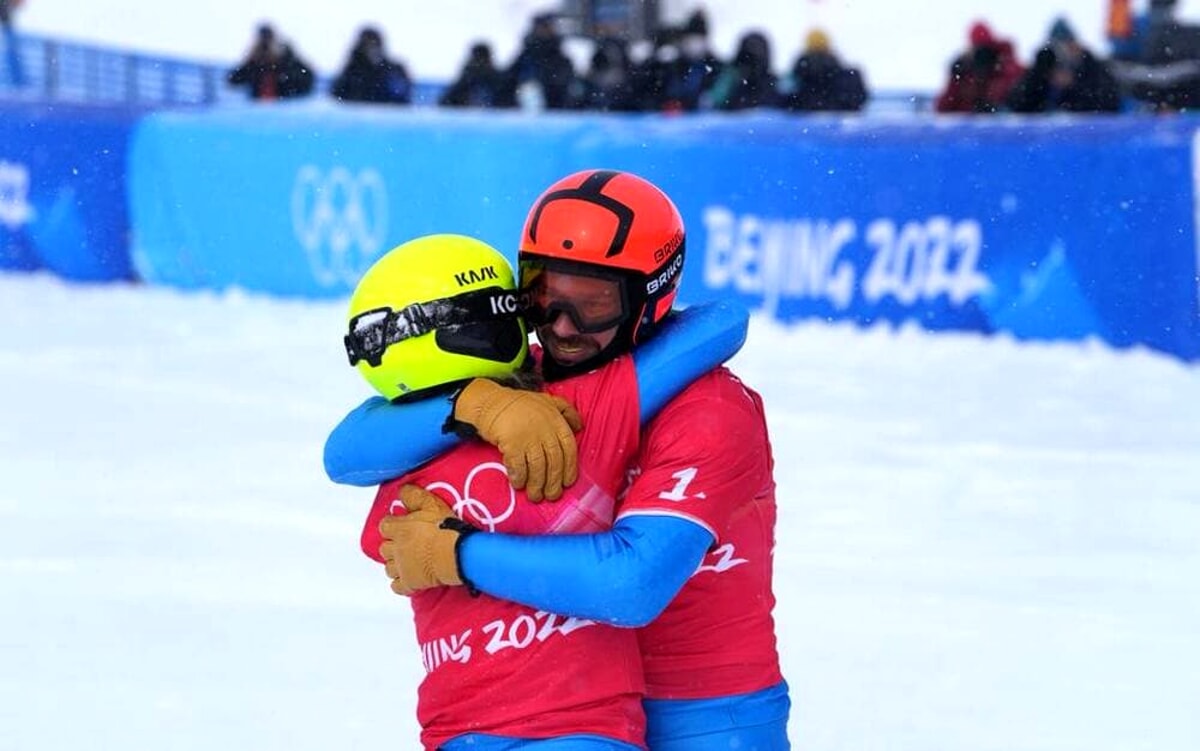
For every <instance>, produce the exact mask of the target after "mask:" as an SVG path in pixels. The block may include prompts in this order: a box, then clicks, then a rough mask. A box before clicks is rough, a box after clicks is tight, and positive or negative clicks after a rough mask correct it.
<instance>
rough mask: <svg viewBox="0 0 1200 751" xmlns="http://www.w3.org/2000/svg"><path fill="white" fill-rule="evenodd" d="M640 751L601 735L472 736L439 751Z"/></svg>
mask: <svg viewBox="0 0 1200 751" xmlns="http://www.w3.org/2000/svg"><path fill="white" fill-rule="evenodd" d="M527 749H528V750H529V751H641V750H640V749H639V748H638V747H637V746H631V745H629V744H628V743H622V742H621V741H617V740H613V739H612V738H604V737H601V736H599V735H568V736H566V737H563V738H543V739H538V740H530V739H528V738H501V737H500V736H497V735H483V734H481V733H471V734H470V735H460V736H458V737H457V738H455V739H453V740H450V741H447V742H446V743H443V744H442V745H441V746H440V747H439V751H526V750H527Z"/></svg>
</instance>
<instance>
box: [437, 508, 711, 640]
mask: <svg viewBox="0 0 1200 751" xmlns="http://www.w3.org/2000/svg"><path fill="white" fill-rule="evenodd" d="M712 543H713V538H712V535H711V534H710V533H709V531H708V530H707V529H705V528H704V527H701V526H700V525H699V524H696V523H695V522H691V521H688V520H686V519H680V518H678V517H671V516H629V517H625V518H622V519H620V520H618V521H617V523H616V524H615V525H613V528H612V529H611V530H609V531H608V532H600V533H597V534H591V535H540V536H536V537H526V536H518V535H507V534H486V533H480V534H474V535H470V536H468V537H467V538H466V539H464V540H463V541H462V543H461V544H460V545H459V548H458V555H459V565H460V566H461V567H462V572H463V574H464V575H465V576H466V577H467V578H468V579H469V580H470V581H471V583H472V584H474V585H475V586H476V587H478V588H479V589H480V590H481V591H483V592H487V593H488V594H490V595H493V596H495V597H499V598H502V599H505V600H511V601H513V602H519V603H522V604H524V605H528V606H530V607H534V608H538V609H540V610H545V611H548V612H551V613H558V614H560V615H566V616H575V617H579V618H588V619H591V620H594V621H600V622H603V623H608V624H612V625H615V626H623V627H628V628H636V627H639V626H644V625H646V624H647V623H649V622H650V621H652V620H654V619H655V618H657V617H658V615H659V613H661V612H662V611H663V609H664V608H666V607H667V604H668V603H670V602H671V600H672V599H674V597H675V595H676V594H677V593H678V592H679V590H680V588H682V587H683V585H684V584H685V583H686V582H687V580H688V578H689V577H691V575H692V574H694V573H695V572H696V569H697V568H698V567H699V566H700V562H701V561H702V560H703V558H704V554H705V553H706V552H707V551H708V548H709V546H711V545H712Z"/></svg>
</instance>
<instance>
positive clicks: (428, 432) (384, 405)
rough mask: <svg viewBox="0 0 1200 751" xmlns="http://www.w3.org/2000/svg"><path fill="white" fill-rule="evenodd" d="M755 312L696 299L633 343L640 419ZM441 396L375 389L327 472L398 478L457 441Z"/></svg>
mask: <svg viewBox="0 0 1200 751" xmlns="http://www.w3.org/2000/svg"><path fill="white" fill-rule="evenodd" d="M749 320H750V313H749V311H747V310H746V308H744V307H743V306H741V305H739V304H737V303H733V302H726V301H719V302H710V303H705V304H702V305H694V306H692V307H690V308H687V309H686V310H682V311H679V312H677V313H676V314H675V315H673V316H671V317H670V318H668V319H667V320H666V321H665V322H664V323H663V326H662V330H661V331H660V332H659V334H658V336H656V337H655V338H654V339H652V340H650V341H649V342H647V343H645V344H643V345H641V346H640V347H638V348H637V349H636V350H635V351H634V364H635V366H636V368H637V376H638V392H639V395H640V398H641V419H642V422H643V423H644V422H646V421H647V420H649V419H650V418H651V417H653V416H654V415H655V414H656V413H657V412H658V410H659V409H661V408H662V406H663V405H664V404H666V403H667V402H668V401H669V400H670V399H671V397H673V396H675V395H676V394H678V393H679V392H680V391H682V390H683V388H684V387H685V386H687V385H688V384H689V383H691V382H692V381H694V380H696V378H698V377H700V376H701V375H703V374H704V373H706V372H708V371H709V370H711V369H713V368H715V367H716V366H718V365H720V364H721V363H723V362H725V361H726V360H728V359H729V358H730V357H732V356H733V355H735V354H736V353H737V351H738V350H739V349H741V347H742V343H743V342H744V341H745V340H746V329H747V327H748V325H749ZM449 416H450V407H449V405H448V404H447V403H446V401H445V400H444V399H426V400H422V401H417V402H408V403H405V404H391V403H390V402H388V401H387V400H386V399H384V398H383V397H378V396H377V397H372V398H370V399H368V400H367V401H365V402H363V403H362V404H361V405H359V406H358V407H357V408H356V409H355V410H354V411H352V412H351V413H350V414H348V415H346V417H345V418H343V419H342V421H341V422H340V423H338V425H337V427H335V428H334V429H333V432H332V433H330V434H329V438H328V439H326V441H325V473H326V474H327V475H329V479H331V480H333V481H334V482H337V483H342V484H344V485H358V486H369V485H378V484H380V483H382V482H386V481H388V480H392V479H395V478H397V477H399V476H401V475H403V474H406V473H407V472H410V471H411V470H413V469H415V468H417V467H418V466H420V465H422V464H424V463H425V462H427V461H429V460H430V459H432V458H434V457H435V456H437V455H438V454H441V453H442V452H444V451H446V450H448V449H450V448H452V447H453V446H454V445H455V444H456V443H457V442H458V438H457V437H456V436H454V435H453V434H444V433H442V425H443V424H444V423H445V421H446V418H447V417H449Z"/></svg>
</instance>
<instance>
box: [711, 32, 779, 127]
mask: <svg viewBox="0 0 1200 751" xmlns="http://www.w3.org/2000/svg"><path fill="white" fill-rule="evenodd" d="M712 96H713V106H714V107H715V108H716V109H719V110H744V109H753V108H755V107H775V106H776V105H778V103H779V92H778V80H777V79H776V77H775V74H774V73H772V72H771V48H770V44H769V42H768V41H767V38H766V36H765V35H763V34H761V33H759V32H750V33H748V34H746V35H745V36H743V37H742V40H741V42H740V43H739V45H738V51H737V54H736V55H735V56H734V59H733V62H732V63H730V64H729V65H728V66H726V67H725V69H724V70H722V71H721V76H720V78H718V79H717V82H716V84H714V85H713V91H712Z"/></svg>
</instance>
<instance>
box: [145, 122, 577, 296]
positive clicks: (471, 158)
mask: <svg viewBox="0 0 1200 751" xmlns="http://www.w3.org/2000/svg"><path fill="white" fill-rule="evenodd" d="M581 127H582V126H581V124H580V123H578V122H573V121H570V120H557V121H556V120H554V119H553V118H551V119H548V120H547V121H546V122H540V121H539V123H538V125H537V127H533V125H532V121H531V119H530V118H528V117H524V116H519V115H514V114H507V115H505V114H499V113H468V114H461V115H459V116H446V115H442V114H439V113H438V112H436V111H413V110H406V111H404V112H403V113H396V112H394V111H392V110H386V109H383V108H379V107H369V106H338V107H332V106H331V107H329V108H313V107H311V106H308V105H302V106H299V107H295V108H292V107H290V106H288V105H286V104H283V105H280V104H276V105H267V106H259V107H255V106H249V107H247V108H244V109H243V108H237V109H232V110H225V111H216V112H203V113H198V112H176V113H160V114H156V115H153V116H151V117H149V118H147V119H146V120H145V121H144V122H143V123H142V124H141V126H140V127H139V128H138V131H137V133H136V134H135V136H134V139H133V146H132V159H131V178H130V195H131V201H132V204H131V210H132V212H133V218H134V233H133V256H134V263H135V265H136V267H137V270H138V272H139V274H140V275H141V276H142V278H144V279H146V280H148V281H151V282H156V283H162V284H170V285H174V286H180V287H185V288H198V287H213V288H226V287H241V288H245V289H250V290H258V291H264V292H270V293H274V294H280V295H290V296H303V297H338V296H343V295H347V294H349V292H350V291H351V290H352V289H353V288H354V285H355V284H356V283H357V282H358V279H359V277H360V276H361V275H362V273H363V272H364V271H365V270H366V269H367V267H368V266H369V265H370V264H371V263H372V262H373V261H374V260H375V259H376V258H378V257H379V256H380V255H382V254H383V253H385V252H387V251H388V250H390V249H391V248H393V247H395V246H396V245H399V244H400V243H402V242H405V241H406V240H409V239H412V238H413V237H417V236H419V235H425V234H430V233H436V232H455V233H460V234H466V235H471V236H473V237H477V238H479V239H481V240H483V241H485V242H488V243H490V244H492V245H494V246H495V247H497V248H498V249H500V250H504V251H506V252H509V253H510V254H515V251H516V247H515V246H516V242H517V238H518V235H519V234H520V231H521V223H522V222H523V220H524V216H525V211H526V210H527V208H528V205H529V204H530V203H531V202H532V201H533V199H534V197H536V195H537V193H538V191H539V190H540V189H541V186H544V185H548V184H549V183H550V181H552V180H553V179H555V178H556V177H557V176H558V169H557V166H556V165H557V164H558V162H557V159H555V158H551V159H542V158H541V157H542V156H544V155H547V154H554V152H555V150H556V149H559V150H562V149H566V148H569V145H570V144H572V143H574V142H575V141H576V140H577V136H576V133H577V132H578V131H579V130H580V129H581Z"/></svg>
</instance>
